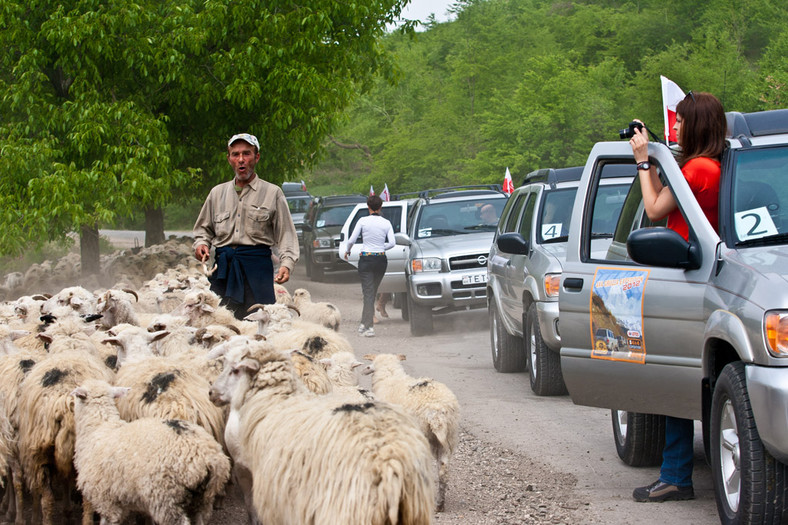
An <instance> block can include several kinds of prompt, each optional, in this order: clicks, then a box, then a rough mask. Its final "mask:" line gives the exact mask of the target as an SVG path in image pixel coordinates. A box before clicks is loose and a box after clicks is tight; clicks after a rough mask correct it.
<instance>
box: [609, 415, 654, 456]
mask: <svg viewBox="0 0 788 525" xmlns="http://www.w3.org/2000/svg"><path fill="white" fill-rule="evenodd" d="M610 415H611V417H612V419H613V437H614V439H615V441H616V452H618V457H619V458H621V461H623V462H624V463H626V464H627V465H629V466H630V467H654V466H657V465H660V464H662V449H663V448H665V416H658V415H655V414H640V413H638V412H625V411H623V410H611V411H610Z"/></svg>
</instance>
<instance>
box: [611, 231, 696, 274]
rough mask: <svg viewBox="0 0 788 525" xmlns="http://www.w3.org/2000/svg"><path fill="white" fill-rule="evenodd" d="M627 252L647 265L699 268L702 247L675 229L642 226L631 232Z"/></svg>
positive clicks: (636, 260) (637, 260)
mask: <svg viewBox="0 0 788 525" xmlns="http://www.w3.org/2000/svg"><path fill="white" fill-rule="evenodd" d="M627 252H628V253H629V256H630V257H631V258H632V260H633V261H635V262H637V263H640V264H645V265H647V266H661V267H664V268H683V269H685V270H697V269H698V268H700V266H701V256H700V249H699V247H698V245H697V244H693V243H691V242H687V241H685V240H684V238H683V237H682V236H681V235H679V234H678V233H676V232H675V231H673V230H670V229H668V228H664V227H661V226H658V227H653V228H641V229H639V230H635V231H633V232H632V233H630V234H629V237H628V238H627Z"/></svg>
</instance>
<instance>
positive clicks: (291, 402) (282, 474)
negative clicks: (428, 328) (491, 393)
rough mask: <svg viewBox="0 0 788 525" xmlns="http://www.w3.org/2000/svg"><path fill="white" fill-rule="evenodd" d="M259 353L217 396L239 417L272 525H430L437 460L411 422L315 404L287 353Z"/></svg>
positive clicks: (327, 401) (261, 510) (264, 514)
mask: <svg viewBox="0 0 788 525" xmlns="http://www.w3.org/2000/svg"><path fill="white" fill-rule="evenodd" d="M250 347H251V350H250V351H248V352H247V354H245V355H244V357H243V358H242V359H241V360H240V361H238V362H237V363H236V364H234V365H232V366H228V368H227V369H226V370H225V372H223V373H222V376H220V377H219V379H217V381H216V383H214V385H213V387H212V388H211V393H212V398H213V399H214V402H217V403H227V402H231V405H232V406H233V407H234V408H236V409H238V410H239V412H240V424H239V426H240V430H241V456H242V462H243V463H244V464H246V465H250V466H251V471H252V473H253V478H254V486H253V502H254V507H255V510H256V511H257V515H258V516H259V518H260V520H261V521H262V522H263V523H359V524H360V523H363V524H365V525H383V524H393V523H398V524H416V523H418V524H424V523H431V521H432V513H433V505H434V487H433V481H432V476H430V474H429V472H430V464H431V459H432V458H431V455H430V451H429V445H428V443H427V440H426V438H425V437H424V434H422V433H421V432H420V431H419V429H418V426H417V424H416V422H415V420H414V419H413V418H412V416H410V415H408V414H407V413H405V412H404V411H403V410H402V409H401V408H399V407H396V406H394V405H391V404H388V403H383V402H368V403H346V402H344V400H342V399H341V398H335V397H333V396H332V395H327V396H315V395H314V394H312V393H310V392H309V391H307V390H306V388H305V387H304V386H303V383H301V381H299V380H298V378H297V376H296V374H295V371H294V370H293V365H292V361H291V360H290V358H289V356H288V355H287V354H285V353H283V352H279V351H277V350H275V349H274V348H273V347H272V346H271V345H270V344H268V343H266V342H259V343H254V344H251V345H250Z"/></svg>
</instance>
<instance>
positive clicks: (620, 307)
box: [590, 267, 648, 364]
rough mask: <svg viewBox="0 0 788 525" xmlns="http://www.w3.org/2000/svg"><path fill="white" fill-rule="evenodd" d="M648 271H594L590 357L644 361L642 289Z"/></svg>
mask: <svg viewBox="0 0 788 525" xmlns="http://www.w3.org/2000/svg"><path fill="white" fill-rule="evenodd" d="M647 280H648V270H632V269H628V268H604V267H600V268H597V270H596V273H595V274H594V281H593V287H592V289H591V305H590V312H591V316H590V317H591V322H590V325H591V343H592V348H591V357H592V358H594V359H607V360H610V361H628V362H632V363H640V364H643V363H645V362H646V345H645V342H644V339H643V290H644V289H645V288H646V281H647Z"/></svg>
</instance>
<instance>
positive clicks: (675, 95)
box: [659, 75, 686, 144]
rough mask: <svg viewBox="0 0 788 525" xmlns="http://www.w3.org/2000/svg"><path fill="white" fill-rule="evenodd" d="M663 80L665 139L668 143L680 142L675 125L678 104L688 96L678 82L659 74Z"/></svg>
mask: <svg viewBox="0 0 788 525" xmlns="http://www.w3.org/2000/svg"><path fill="white" fill-rule="evenodd" d="M659 78H660V80H661V81H662V111H663V113H664V116H665V140H666V141H667V143H668V144H670V143H671V142H674V143H675V142H678V138H677V137H676V131H675V130H674V129H673V125H674V124H675V123H676V106H677V105H678V103H679V102H681V101H682V100H684V97H685V96H686V95H685V94H684V91H682V90H681V88H680V87H679V85H678V84H676V83H675V82H673V81H672V80H670V79H667V78H665V77H663V76H662V75H660V76H659Z"/></svg>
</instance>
